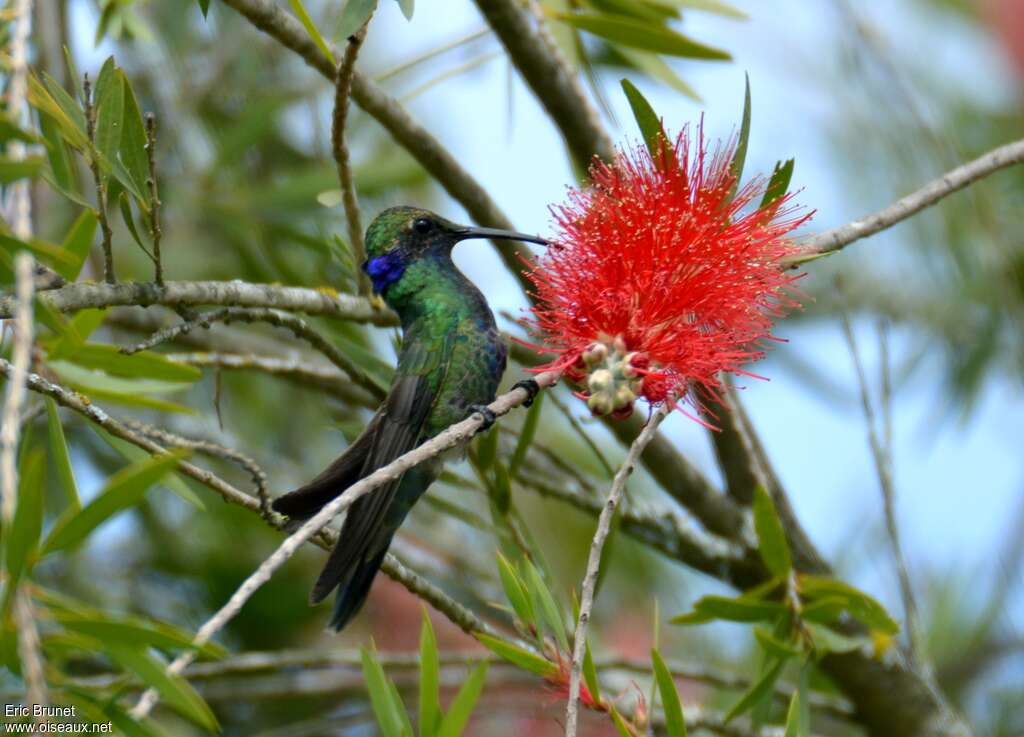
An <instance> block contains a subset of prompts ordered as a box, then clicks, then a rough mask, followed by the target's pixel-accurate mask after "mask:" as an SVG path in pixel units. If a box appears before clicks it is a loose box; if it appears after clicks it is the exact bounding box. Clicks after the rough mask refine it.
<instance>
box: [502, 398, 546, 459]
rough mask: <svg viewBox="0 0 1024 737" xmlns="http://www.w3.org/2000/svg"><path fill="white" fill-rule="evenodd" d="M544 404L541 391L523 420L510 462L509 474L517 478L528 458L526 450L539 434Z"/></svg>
mask: <svg viewBox="0 0 1024 737" xmlns="http://www.w3.org/2000/svg"><path fill="white" fill-rule="evenodd" d="M543 405H544V393H543V392H542V393H540V394H538V395H537V397H536V398H535V399H534V400H533V404H532V405H530V409H529V410H528V411H527V413H526V419H524V420H523V428H522V430H520V431H519V442H517V443H516V449H515V450H514V451H513V452H512V460H510V461H509V462H508V475H509V476H511V477H512V478H515V475H516V471H517V470H518V468H519V466H520V464H522V462H523V459H524V458H526V452H527V451H528V450H529V449H530V445H531V444H532V443H533V438H534V437H535V436H536V435H537V424H538V423H539V422H540V412H541V408H542V407H543Z"/></svg>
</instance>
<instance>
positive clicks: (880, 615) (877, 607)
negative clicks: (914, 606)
mask: <svg viewBox="0 0 1024 737" xmlns="http://www.w3.org/2000/svg"><path fill="white" fill-rule="evenodd" d="M799 583H800V592H801V593H802V594H803V596H804V597H806V598H807V599H809V600H811V601H813V600H816V599H822V598H828V599H838V600H841V601H842V602H843V606H844V608H845V609H846V611H847V612H849V614H850V616H852V617H853V618H854V619H857V620H859V621H860V622H862V623H864V624H866V625H867V626H868V627H871V628H872V629H876V630H879V631H881V632H884V633H885V634H888V635H894V634H896V633H897V632H899V631H900V626H899V624H898V623H897V622H896V620H894V619H893V618H892V617H891V616H890V615H889V612H887V611H886V610H885V607H883V606H882V605H881V604H880V603H878V601H877V600H875V599H873V598H872V597H870V596H868V595H867V594H865V593H864V592H863V591H860V590H858V589H856V588H854V587H853V586H850V585H849V584H846V583H843V582H842V581H836V580H835V579H832V578H826V577H825V576H811V575H801V576H800V579H799ZM805 611H806V609H805Z"/></svg>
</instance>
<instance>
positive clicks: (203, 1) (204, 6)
mask: <svg viewBox="0 0 1024 737" xmlns="http://www.w3.org/2000/svg"><path fill="white" fill-rule="evenodd" d="M199 11H200V12H201V13H202V14H203V17H204V18H205V17H206V14H207V13H209V12H210V0H199Z"/></svg>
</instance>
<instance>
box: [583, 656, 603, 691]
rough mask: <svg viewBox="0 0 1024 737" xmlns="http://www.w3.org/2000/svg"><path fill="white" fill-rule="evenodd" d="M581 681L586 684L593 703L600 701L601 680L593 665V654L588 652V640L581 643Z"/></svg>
mask: <svg viewBox="0 0 1024 737" xmlns="http://www.w3.org/2000/svg"><path fill="white" fill-rule="evenodd" d="M583 682H584V683H586V684H587V690H588V691H590V695H591V696H593V697H594V701H595V703H598V704H600V703H601V681H600V680H598V677H597V666H595V665H594V656H593V655H592V654H591V653H590V642H589V641H588V642H585V643H584V644H583Z"/></svg>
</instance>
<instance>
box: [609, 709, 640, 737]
mask: <svg viewBox="0 0 1024 737" xmlns="http://www.w3.org/2000/svg"><path fill="white" fill-rule="evenodd" d="M610 712H611V715H612V723H613V724H614V725H615V731H617V732H618V733H619V737H636V732H634V731H633V730H632V729H630V727H629V725H628V724H627V723H626V720H625V719H623V718H622V715H621V714H619V710H618V709H616V708H615V706H614V704H613V705H611V708H610Z"/></svg>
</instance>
